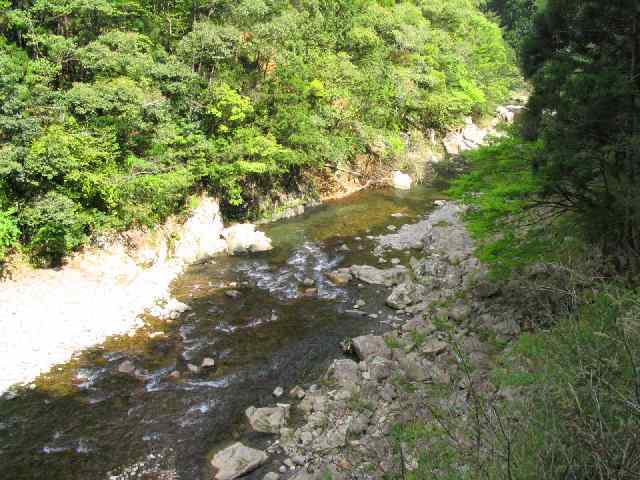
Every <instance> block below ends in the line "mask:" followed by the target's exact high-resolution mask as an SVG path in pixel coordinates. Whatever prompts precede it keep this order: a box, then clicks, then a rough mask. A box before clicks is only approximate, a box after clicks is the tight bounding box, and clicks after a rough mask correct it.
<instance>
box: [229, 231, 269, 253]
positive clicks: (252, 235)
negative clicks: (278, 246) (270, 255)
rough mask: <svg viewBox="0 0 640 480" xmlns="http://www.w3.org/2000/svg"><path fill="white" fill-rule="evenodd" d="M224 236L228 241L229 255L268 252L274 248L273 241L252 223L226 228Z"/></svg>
mask: <svg viewBox="0 0 640 480" xmlns="http://www.w3.org/2000/svg"><path fill="white" fill-rule="evenodd" d="M222 236H223V237H224V238H225V240H226V241H227V252H228V253H229V255H235V254H238V253H251V252H266V251H268V250H271V249H272V248H273V246H272V245H271V239H270V238H269V237H267V235H266V234H265V233H264V232H261V231H259V230H256V226H255V225H253V224H251V223H241V224H237V225H233V226H232V227H229V228H226V229H225V230H224V231H223V232H222Z"/></svg>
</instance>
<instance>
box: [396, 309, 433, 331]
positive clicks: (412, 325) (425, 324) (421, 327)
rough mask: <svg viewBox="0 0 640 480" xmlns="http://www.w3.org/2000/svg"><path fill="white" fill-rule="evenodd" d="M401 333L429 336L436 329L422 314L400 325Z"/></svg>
mask: <svg viewBox="0 0 640 480" xmlns="http://www.w3.org/2000/svg"><path fill="white" fill-rule="evenodd" d="M402 331H403V332H416V333H419V334H421V335H429V334H430V333H433V332H435V331H436V327H435V325H434V324H433V321H432V320H431V319H430V318H424V317H423V315H422V314H420V315H416V316H415V317H413V318H411V319H409V320H407V321H406V322H405V324H404V325H402Z"/></svg>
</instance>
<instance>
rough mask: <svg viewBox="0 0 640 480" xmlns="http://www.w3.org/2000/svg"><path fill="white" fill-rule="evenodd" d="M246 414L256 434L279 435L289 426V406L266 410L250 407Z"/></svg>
mask: <svg viewBox="0 0 640 480" xmlns="http://www.w3.org/2000/svg"><path fill="white" fill-rule="evenodd" d="M244 413H245V415H246V416H247V419H248V420H249V424H250V425H251V428H252V429H253V430H254V431H255V432H262V433H279V432H280V429H281V428H282V427H284V426H286V424H287V419H288V418H289V405H284V404H282V405H278V406H277V407H266V408H255V407H249V408H247V409H246V410H245V412H244Z"/></svg>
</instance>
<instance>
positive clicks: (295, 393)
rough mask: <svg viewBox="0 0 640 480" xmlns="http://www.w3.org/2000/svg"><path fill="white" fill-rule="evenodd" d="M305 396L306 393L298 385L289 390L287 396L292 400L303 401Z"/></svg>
mask: <svg viewBox="0 0 640 480" xmlns="http://www.w3.org/2000/svg"><path fill="white" fill-rule="evenodd" d="M305 395H306V393H305V391H304V389H303V388H302V387H300V386H299V385H296V386H295V387H293V388H292V389H291V390H289V396H291V397H293V398H299V399H303V398H304V397H305Z"/></svg>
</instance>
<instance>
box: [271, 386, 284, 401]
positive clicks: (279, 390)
mask: <svg viewBox="0 0 640 480" xmlns="http://www.w3.org/2000/svg"><path fill="white" fill-rule="evenodd" d="M282 395H284V389H283V388H282V387H276V389H275V390H274V391H273V396H274V397H276V398H280V397H281V396H282Z"/></svg>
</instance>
